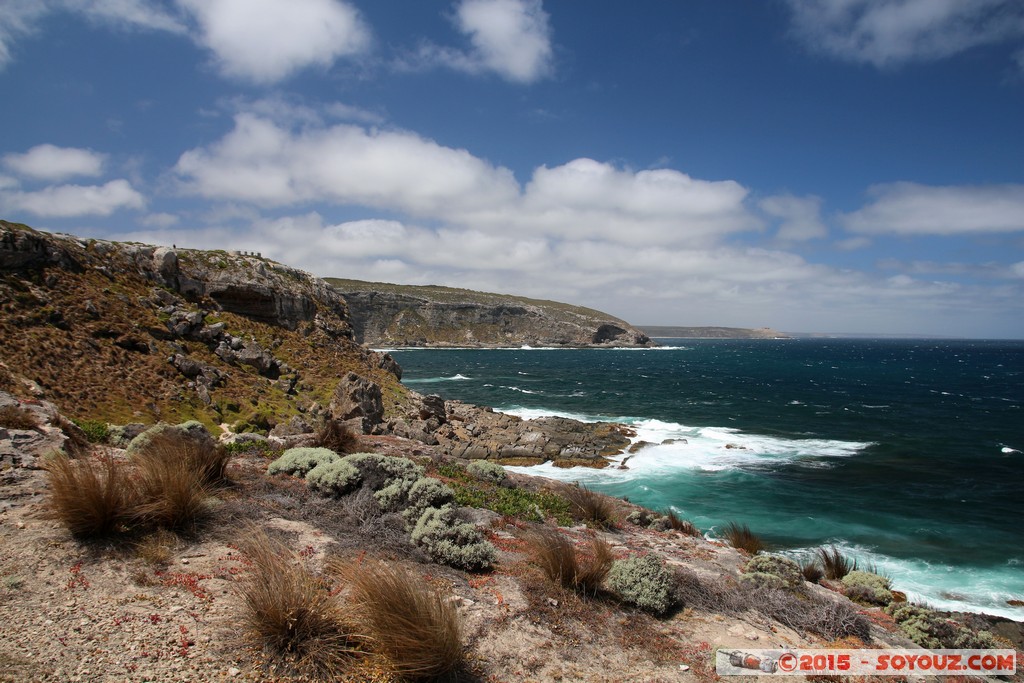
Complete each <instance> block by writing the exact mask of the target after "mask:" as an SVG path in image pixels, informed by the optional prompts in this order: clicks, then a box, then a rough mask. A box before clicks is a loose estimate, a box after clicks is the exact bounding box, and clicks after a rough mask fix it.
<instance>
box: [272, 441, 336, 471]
mask: <svg viewBox="0 0 1024 683" xmlns="http://www.w3.org/2000/svg"><path fill="white" fill-rule="evenodd" d="M338 458H339V456H338V454H337V453H335V452H334V451H332V450H329V449H327V448H305V447H304V448H289V449H288V450H286V451H285V452H284V453H282V454H281V457H279V458H278V459H277V460H274V461H273V462H272V463H270V464H269V465H267V474H271V475H273V474H292V475H295V476H298V477H304V476H306V475H307V474H308V473H309V472H310V470H312V469H313V468H315V467H317V466H318V465H323V464H326V463H329V462H333V461H335V460H338Z"/></svg>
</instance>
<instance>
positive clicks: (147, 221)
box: [139, 213, 181, 228]
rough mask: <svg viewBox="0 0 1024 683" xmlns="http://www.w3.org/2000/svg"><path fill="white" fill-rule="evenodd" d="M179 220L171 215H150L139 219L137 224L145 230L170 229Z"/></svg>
mask: <svg viewBox="0 0 1024 683" xmlns="http://www.w3.org/2000/svg"><path fill="white" fill-rule="evenodd" d="M180 220H181V219H179V218H178V217H177V216H175V215H174V214H173V213H151V214H148V215H146V216H143V217H142V218H141V219H139V223H140V224H141V225H143V226H145V227H147V228H170V227H172V226H175V225H177V224H178V222H179V221H180Z"/></svg>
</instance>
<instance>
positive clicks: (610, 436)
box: [0, 221, 646, 466]
mask: <svg viewBox="0 0 1024 683" xmlns="http://www.w3.org/2000/svg"><path fill="white" fill-rule="evenodd" d="M551 306H555V304H551ZM509 307H510V308H515V307H516V306H511V305H510V306H509ZM356 308H358V309H360V310H364V309H363V308H361V307H359V306H357V307H356ZM529 308H530V307H529V306H528V305H525V304H524V305H523V309H524V310H527V309H529ZM350 310H351V309H350V307H349V306H348V305H347V304H346V301H345V299H344V298H343V297H342V296H341V295H340V294H339V293H338V292H337V291H336V290H335V289H334V288H332V287H331V286H329V285H328V284H327V283H326V282H324V281H323V280H320V279H319V278H316V277H313V276H312V275H310V274H308V273H305V272H303V271H300V270H297V269H295V268H290V267H288V266H285V265H282V264H280V263H275V262H273V261H271V260H269V259H265V258H262V257H261V256H258V255H255V254H242V253H229V252H224V251H202V250H193V249H175V248H167V247H156V246H150V245H144V244H133V243H118V242H109V241H104V240H94V239H82V238H79V237H74V236H70V235H51V234H48V233H44V232H39V231H36V230H33V229H31V228H29V227H28V226H25V225H20V224H15V223H9V222H6V221H0V339H2V340H3V356H2V358H0V392H8V394H9V395H10V399H11V400H14V401H22V402H23V403H24V405H32V404H33V403H32V402H33V401H35V402H38V401H40V400H46V401H49V402H51V403H52V404H53V405H54V406H55V408H54V410H58V409H59V410H60V411H61V412H62V413H64V414H66V415H69V416H70V417H72V418H75V419H78V420H79V421H83V420H88V421H100V422H107V423H113V424H117V425H125V424H128V423H152V422H155V421H157V420H164V421H182V420H186V419H198V420H200V421H201V422H203V423H205V424H206V425H208V426H210V427H211V428H220V427H221V426H222V425H223V426H224V427H225V428H227V429H229V430H233V431H235V432H240V431H246V432H257V433H262V434H268V433H269V434H270V435H271V436H274V437H275V438H279V439H280V440H281V441H282V442H283V443H285V444H286V445H297V444H298V443H303V442H308V441H309V440H310V439H311V438H312V431H313V429H314V428H315V427H316V426H318V425H319V424H322V423H323V422H324V421H325V420H327V419H332V420H339V421H344V422H346V423H348V424H349V426H350V427H351V428H352V429H354V430H355V431H358V432H361V433H364V434H381V435H387V434H394V435H399V436H405V437H408V438H412V439H415V440H417V441H420V442H422V443H424V444H429V445H434V446H440V447H441V448H442V449H443V450H444V451H446V452H448V453H451V454H453V455H456V456H462V457H467V458H491V459H497V460H516V461H522V462H542V461H544V460H560V461H562V462H563V463H566V464H577V463H578V464H591V465H597V466H600V465H602V464H604V462H605V459H604V457H605V456H607V455H611V454H613V453H616V452H618V451H620V450H622V449H623V448H625V447H626V446H628V444H629V438H628V435H626V434H625V433H623V432H622V431H621V430H620V429H619V428H618V426H616V425H590V424H584V423H579V422H575V421H573V420H556V419H548V420H521V419H519V418H516V417H511V416H507V415H501V414H500V413H493V412H491V411H490V410H489V409H487V408H481V407H477V406H470V405H466V404H461V403H458V402H454V401H449V402H447V403H446V402H445V401H444V400H443V399H442V398H440V397H436V396H421V395H419V394H417V393H415V392H413V391H410V390H409V389H408V388H406V387H405V386H403V385H402V384H401V382H400V380H401V368H400V367H399V366H398V364H397V363H396V362H395V361H394V359H392V358H391V356H389V355H388V354H384V353H376V352H373V351H370V350H368V349H367V348H365V347H363V346H361V345H360V344H358V343H357V341H356V340H355V339H354V337H355V335H354V333H353V328H354V327H355V325H354V322H356V321H358V323H359V324H360V325H361V326H363V327H361V329H365V321H366V318H367V316H366V315H363V316H361V317H359V316H357V317H355V318H353V317H351V312H350ZM387 310H391V309H387ZM501 310H503V309H501V308H500V307H493V308H491V309H490V312H489V315H495V316H497V317H498V318H499V319H500V318H501V313H500V311H501ZM572 310H573V311H575V310H577V309H572ZM481 315H482V313H481ZM538 315H539V314H538ZM572 315H573V316H576V317H577V318H579V319H580V320H581V321H580V322H577V323H575V325H576V327H575V328H574V327H571V326H570V325H569V323H566V325H565V327H564V330H565V332H564V333H563V334H562V336H560V337H558V339H559V340H562V341H563V343H569V342H570V341H571V340H573V339H576V337H572V336H571V334H582V333H583V332H582V330H584V329H585V325H584V322H582V319H583V318H584V317H586V316H585V315H584V314H576V313H572ZM586 315H590V314H589V313H588V314H586ZM595 315H596V314H595ZM567 319H568V318H567ZM588 319H589V320H591V323H590V324H591V325H592V326H593V320H598V321H599V323H600V324H598V325H597V327H596V328H593V329H590V331H589V332H587V334H589V335H590V336H589V337H588V338H589V339H590V343H609V344H622V343H627V340H629V343H642V342H643V341H646V338H643V337H642V336H641V337H633V336H631V335H633V331H632V330H631V328H629V327H628V326H625V323H621V321H614V319H608V318H595V317H594V316H593V315H590V318H588ZM619 323H621V324H622V325H623V326H625V327H620V326H619ZM601 325H606V326H608V327H606V328H602V327H601ZM541 328H543V329H545V330H552V329H555V328H553V327H552V326H551V324H550V323H545V325H542V326H538V329H541ZM559 329H561V328H559ZM602 329H604V330H605V331H604V332H601V330H602ZM602 334H604V335H605V337H602V336H601V335H602ZM595 335H596V336H595ZM550 340H551V338H550V337H540V336H536V337H529V338H528V341H532V342H534V343H545V341H550ZM4 395H7V394H4ZM30 436H31V435H14V436H11V435H10V434H8V435H6V436H0V441H5V440H6V441H8V442H10V443H9V444H8V445H9V446H10V448H11V449H15V450H17V449H16V448H15V446H16V444H15V441H17V439H22V438H28V437H30ZM15 437H17V438H15ZM26 443H27V442H26ZM3 447H4V446H3V443H0V452H6V451H3ZM22 450H24V449H22ZM12 453H13V451H12ZM12 457H13V456H12ZM524 459H525V460H524Z"/></svg>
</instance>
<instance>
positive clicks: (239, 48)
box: [178, 0, 371, 83]
mask: <svg viewBox="0 0 1024 683" xmlns="http://www.w3.org/2000/svg"><path fill="white" fill-rule="evenodd" d="M178 1H179V2H180V3H181V4H182V5H183V6H184V7H186V8H187V9H188V10H189V11H190V12H191V13H192V14H193V15H194V16H195V18H196V20H197V21H198V23H199V28H200V37H199V42H200V43H201V44H202V45H204V46H205V47H207V48H209V49H210V50H212V51H213V53H214V55H215V56H216V62H217V65H218V67H219V68H220V70H221V72H222V73H224V74H225V75H227V76H230V77H236V78H241V79H245V80H248V81H252V82H255V83H273V82H275V81H279V80H281V79H283V78H285V77H287V76H289V75H291V74H292V73H294V72H296V71H298V70H300V69H303V68H305V67H309V66H314V65H319V66H328V65H330V64H332V63H333V62H334V61H335V60H336V59H337V58H339V57H343V56H351V55H356V54H360V53H362V52H365V51H366V50H367V49H368V48H369V46H370V43H371V36H370V30H369V28H368V27H367V26H366V24H365V23H364V22H363V20H362V19H361V17H360V16H359V13H358V12H357V11H356V10H355V8H353V7H352V6H351V5H349V4H347V3H343V2H339V1H338V0H289V2H280V1H279V0H178Z"/></svg>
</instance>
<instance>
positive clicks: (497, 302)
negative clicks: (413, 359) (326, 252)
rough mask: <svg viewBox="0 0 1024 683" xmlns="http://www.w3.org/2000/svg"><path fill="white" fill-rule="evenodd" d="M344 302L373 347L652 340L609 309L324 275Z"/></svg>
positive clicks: (603, 344) (613, 343) (358, 336)
mask: <svg viewBox="0 0 1024 683" xmlns="http://www.w3.org/2000/svg"><path fill="white" fill-rule="evenodd" d="M327 282H329V283H330V284H331V285H332V286H333V287H335V289H337V290H338V291H339V292H340V293H341V294H342V295H343V296H344V297H345V300H346V301H347V302H348V305H349V316H350V318H349V319H350V321H351V324H352V329H353V333H354V334H355V338H356V340H357V341H360V342H364V343H367V344H370V345H374V346H460V347H464V346H469V347H510V346H524V345H526V346H545V347H547V346H558V347H608V346H630V347H634V346H651V345H653V343H652V342H651V340H650V338H649V337H648V336H647V335H646V334H644V333H643V332H641V331H640V330H638V329H636V328H635V327H633V326H631V325H630V324H629V323H627V322H625V321H624V320H620V319H618V318H615V317H613V316H610V315H608V314H607V313H602V312H600V311H595V310H592V309H589V308H582V307H580V306H572V305H569V304H563V303H558V302H555V301H540V300H537V299H527V298H525V297H518V296H511V295H505V294H490V293H486V292H474V291H471V290H467V289H455V288H451V287H437V286H414V285H393V284H387V283H380V282H362V281H358V280H343V279H337V278H327Z"/></svg>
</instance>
